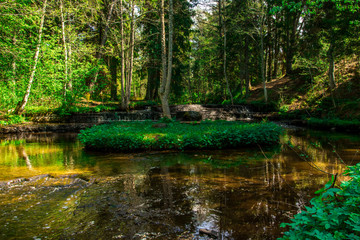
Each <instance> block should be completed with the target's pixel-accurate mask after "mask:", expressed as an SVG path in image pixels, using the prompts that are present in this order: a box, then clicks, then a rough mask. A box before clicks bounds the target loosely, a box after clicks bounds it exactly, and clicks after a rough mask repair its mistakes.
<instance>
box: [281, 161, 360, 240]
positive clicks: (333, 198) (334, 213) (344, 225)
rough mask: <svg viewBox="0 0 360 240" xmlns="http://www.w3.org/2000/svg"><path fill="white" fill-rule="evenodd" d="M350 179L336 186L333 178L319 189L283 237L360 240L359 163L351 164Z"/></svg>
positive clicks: (284, 224) (293, 220)
mask: <svg viewBox="0 0 360 240" xmlns="http://www.w3.org/2000/svg"><path fill="white" fill-rule="evenodd" d="M345 175H347V176H349V177H351V178H352V179H351V180H350V181H346V182H342V184H341V185H340V187H333V181H334V178H333V179H332V181H330V182H329V183H327V184H326V185H325V188H323V189H321V190H319V191H318V192H317V194H319V195H318V196H317V197H315V198H313V199H312V200H311V201H310V203H311V205H312V206H311V207H306V210H304V211H302V212H301V213H299V214H297V215H295V217H294V218H293V219H292V223H282V224H281V226H282V227H286V226H289V227H290V230H289V231H287V232H285V234H284V236H283V237H282V238H281V239H296V240H298V239H360V237H359V236H360V208H359V205H360V164H357V165H356V166H351V167H348V170H347V171H346V172H345Z"/></svg>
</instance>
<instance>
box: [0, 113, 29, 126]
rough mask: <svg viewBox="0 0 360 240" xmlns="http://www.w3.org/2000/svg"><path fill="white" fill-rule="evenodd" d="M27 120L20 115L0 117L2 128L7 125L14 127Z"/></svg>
mask: <svg viewBox="0 0 360 240" xmlns="http://www.w3.org/2000/svg"><path fill="white" fill-rule="evenodd" d="M25 121H26V119H25V117H23V116H21V115H20V116H19V115H5V116H3V117H0V127H1V126H6V125H13V124H19V123H23V122H25Z"/></svg>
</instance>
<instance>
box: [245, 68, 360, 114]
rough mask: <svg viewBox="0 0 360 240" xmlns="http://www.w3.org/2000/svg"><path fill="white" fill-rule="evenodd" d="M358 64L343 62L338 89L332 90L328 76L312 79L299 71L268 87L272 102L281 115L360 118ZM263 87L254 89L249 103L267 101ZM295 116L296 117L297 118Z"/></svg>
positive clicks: (259, 86)
mask: <svg viewBox="0 0 360 240" xmlns="http://www.w3.org/2000/svg"><path fill="white" fill-rule="evenodd" d="M358 64H359V63H358V62H350V63H340V64H339V65H338V66H337V70H336V89H335V90H334V92H333V96H334V102H335V106H334V103H333V101H332V97H331V91H330V89H329V87H328V82H327V74H326V73H324V74H322V75H318V76H316V77H314V78H313V79H311V78H310V77H309V74H308V72H301V71H297V72H295V73H293V74H288V75H285V76H283V77H281V78H278V79H273V80H272V81H270V82H268V83H267V84H266V86H267V90H268V95H269V101H270V102H272V103H274V104H276V106H277V109H278V110H279V113H285V114H292V113H296V114H300V115H303V116H305V115H306V116H308V117H321V118H340V119H360V75H359V66H358ZM263 100H264V93H263V87H262V84H259V85H256V86H253V87H252V89H251V92H250V97H249V98H248V99H247V101H248V102H253V101H263ZM296 114H295V115H296Z"/></svg>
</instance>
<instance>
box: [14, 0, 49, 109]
mask: <svg viewBox="0 0 360 240" xmlns="http://www.w3.org/2000/svg"><path fill="white" fill-rule="evenodd" d="M46 6H47V0H45V1H44V5H43V9H42V15H41V20H40V28H39V39H38V44H37V46H36V52H35V57H34V60H35V62H34V66H33V68H32V71H31V75H30V79H29V83H28V85H27V88H26V92H25V95H24V97H23V99H22V101H21V102H19V104H18V105H17V107H16V109H15V112H14V113H15V114H22V113H23V111H24V109H25V106H26V104H27V102H28V100H29V96H30V91H31V86H32V83H33V81H34V77H35V73H36V66H37V63H38V61H39V54H40V47H41V37H42V33H43V27H44V21H45V13H46Z"/></svg>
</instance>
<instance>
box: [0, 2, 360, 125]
mask: <svg viewBox="0 0 360 240" xmlns="http://www.w3.org/2000/svg"><path fill="white" fill-rule="evenodd" d="M0 11H1V12H0V22H1V26H2V27H1V30H0V31H1V34H0V35H1V40H0V42H1V43H0V52H1V56H0V57H1V61H0V64H1V72H0V79H1V80H0V93H1V94H0V98H1V99H0V103H1V104H0V111H1V114H2V118H5V119H6V116H8V114H10V115H12V114H15V115H21V114H22V113H28V114H37V113H43V112H55V113H67V112H71V111H74V112H77V111H81V107H79V106H82V103H84V102H85V103H86V102H89V101H97V102H100V103H111V104H110V105H108V106H106V105H105V106H103V108H101V107H99V109H100V110H101V111H102V110H111V109H113V108H115V109H123V110H126V109H129V108H131V107H132V106H136V105H141V104H143V105H145V104H149V105H154V104H160V103H161V104H162V106H163V110H164V114H165V115H167V116H169V112H166V111H165V110H166V106H167V105H169V104H189V103H202V104H204V103H208V104H242V103H249V102H250V103H251V102H254V103H266V104H269V105H271V106H274V108H275V111H281V112H285V113H286V112H290V111H294V110H295V111H296V110H300V111H307V112H310V111H315V112H316V111H318V112H319V111H320V112H321V111H324V112H329V114H328V115H327V116H329V117H332V118H334V117H339V116H340V117H339V118H341V116H343V117H346V118H349V117H350V118H351V119H356V118H358V117H359V114H358V113H357V112H358V111H357V110H358V109H359V108H358V107H357V106H358V105H359V99H360V98H359V95H358V92H359V91H358V90H359V83H358V80H359V71H360V65H359V64H360V60H359V57H358V56H359V51H360V39H359V19H358V16H359V3H358V1H355V0H352V1H345V0H344V1H342V0H338V1H333V0H325V1H305V0H297V1H288V0H284V1H280V0H266V1H228V0H217V1H215V0H214V1H211V0H208V1H201V0H198V1H197V0H194V1H188V0H178V1H164V0H162V1H155V0H152V1H150V0H104V1H100V0H99V1H97V0H91V1H85V0H81V1H75V0H74V1H70V0H56V1H55V0H54V1H51V0H45V1H20V0H19V1H5V2H2V3H0ZM281 80H283V81H284V80H286V81H285V83H284V84H282V85H279V86H278V85H276V84H275V86H274V87H272V88H271V89H268V87H267V85H268V84H269V83H271V82H274V83H276V82H280V81H281ZM164 107H165V108H164ZM344 109H345V110H344ZM346 109H347V111H346ZM344 112H345V115H346V116H344ZM314 114H315V113H314ZM315 115H316V114H315Z"/></svg>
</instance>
